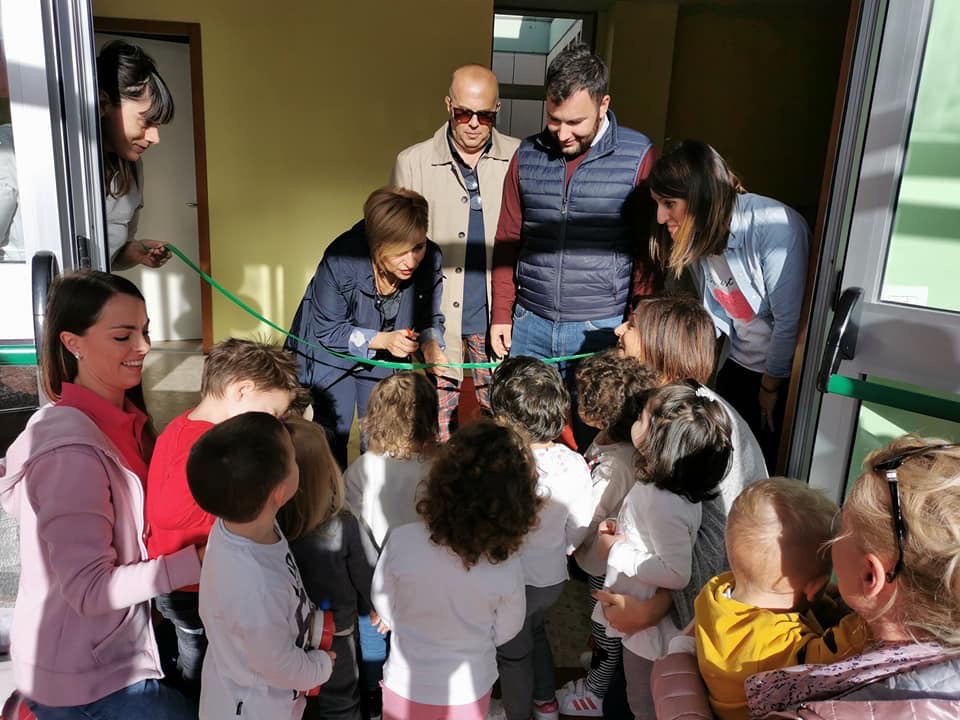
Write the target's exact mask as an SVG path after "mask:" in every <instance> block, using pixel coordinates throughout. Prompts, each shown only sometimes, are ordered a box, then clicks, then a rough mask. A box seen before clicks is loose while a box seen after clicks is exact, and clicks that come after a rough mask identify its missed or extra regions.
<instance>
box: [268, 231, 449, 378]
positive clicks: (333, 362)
mask: <svg viewBox="0 0 960 720" xmlns="http://www.w3.org/2000/svg"><path fill="white" fill-rule="evenodd" d="M440 259H441V257H440V248H439V247H438V246H437V245H436V243H433V242H431V241H429V240H428V241H427V252H426V255H425V256H424V258H423V261H422V262H421V263H420V265H419V266H418V267H417V269H416V271H415V272H414V274H413V277H412V278H411V279H410V280H408V281H407V282H405V283H404V284H403V285H401V286H400V309H399V312H398V313H397V319H396V323H395V326H394V327H395V328H396V329H397V330H399V329H402V328H412V329H413V330H414V331H415V332H419V333H420V338H419V342H420V343H421V344H423V343H424V342H426V341H428V340H437V341H438V342H439V343H440V345H441V347H443V331H444V326H443V313H441V312H440V293H441V290H442V288H443V274H442V272H441V265H440ZM382 328H383V314H382V313H381V310H380V303H379V301H378V299H377V290H376V284H375V281H374V277H373V262H372V260H371V259H370V248H369V246H368V244H367V237H366V234H365V232H364V224H363V221H362V220H361V221H360V222H358V223H357V224H356V225H354V226H353V227H352V228H350V229H349V230H347V232H345V233H344V234H343V235H341V236H340V237H338V238H337V239H336V240H334V241H333V242H332V243H330V246H329V247H328V248H327V250H326V252H324V254H323V259H322V260H321V261H320V264H319V265H318V266H317V271H316V273H314V276H313V279H312V280H311V281H310V284H309V285H307V290H306V293H305V294H304V296H303V300H301V301H300V307H298V308H297V314H296V315H294V317H293V324H292V326H291V328H290V332H291V333H293V334H294V335H297V336H299V337H302V338H303V339H304V340H308V341H310V342H312V343H318V344H320V345H323V346H324V347H327V348H330V349H331V350H336V351H337V352H341V353H347V354H350V355H354V356H357V357H362V358H368V359H369V358H375V359H377V360H397V358H395V357H393V356H391V355H390V354H389V353H387V352H386V351H376V350H371V349H370V341H371V340H372V339H373V337H374V335H376V334H377V333H378V332H380V330H381V329H382ZM285 347H286V348H287V349H288V350H292V351H293V352H294V353H295V354H296V355H297V362H298V364H299V366H300V370H299V379H300V382H301V383H303V384H304V385H307V386H309V387H312V388H314V389H316V390H322V389H324V388H326V387H328V386H329V385H331V384H332V383H333V382H334V381H336V380H337V379H338V378H340V377H342V376H343V375H344V374H345V372H346V371H349V370H358V369H361V367H360V365H359V363H356V362H353V361H351V360H344V359H341V358H338V357H335V356H333V355H330V354H329V353H325V352H323V350H320V349H317V348H313V347H309V346H304V345H302V343H299V342H297V341H296V340H294V339H293V338H287V342H286V345H285ZM363 367H364V368H365V373H364V374H366V375H368V376H369V375H373V376H376V377H386V376H387V375H390V374H391V373H392V372H393V371H392V370H389V369H386V368H371V367H370V366H363Z"/></svg>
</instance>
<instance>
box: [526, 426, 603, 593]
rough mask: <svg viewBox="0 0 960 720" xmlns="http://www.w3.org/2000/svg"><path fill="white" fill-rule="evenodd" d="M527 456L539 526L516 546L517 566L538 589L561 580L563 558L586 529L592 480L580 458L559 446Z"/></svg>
mask: <svg viewBox="0 0 960 720" xmlns="http://www.w3.org/2000/svg"><path fill="white" fill-rule="evenodd" d="M533 457H534V459H535V460H536V462H537V474H538V476H539V479H538V481H537V494H539V495H540V497H542V498H545V502H544V504H543V507H542V508H541V509H540V524H539V525H538V526H537V527H535V528H534V529H533V530H531V531H530V532H529V533H527V537H526V538H525V539H524V541H523V545H522V546H521V548H520V562H521V563H522V564H523V574H524V577H525V578H526V583H527V585H531V586H533V587H538V588H544V587H550V586H551V585H556V584H558V583H562V582H564V581H565V580H566V579H567V577H568V575H567V555H569V554H570V553H572V552H573V551H574V548H576V547H577V546H578V545H580V543H581V542H583V539H584V538H585V537H586V536H587V533H588V532H589V531H590V521H591V520H592V519H593V504H592V490H593V482H592V481H591V479H590V469H589V468H588V467H587V463H586V461H585V460H584V459H583V456H582V455H579V454H578V453H576V452H574V451H573V450H571V449H570V448H568V447H567V446H565V445H558V444H553V445H550V446H549V447H546V448H534V449H533Z"/></svg>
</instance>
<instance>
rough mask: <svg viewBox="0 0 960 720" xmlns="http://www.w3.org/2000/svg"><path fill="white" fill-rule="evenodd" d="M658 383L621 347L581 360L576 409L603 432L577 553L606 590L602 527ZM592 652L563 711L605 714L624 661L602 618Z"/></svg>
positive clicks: (625, 488)
mask: <svg viewBox="0 0 960 720" xmlns="http://www.w3.org/2000/svg"><path fill="white" fill-rule="evenodd" d="M657 385H659V382H658V380H657V377H656V375H655V374H654V373H653V371H652V370H650V369H648V368H647V367H646V366H645V365H644V364H643V363H641V362H640V361H639V360H637V359H636V358H633V357H627V356H621V355H620V353H619V352H618V351H617V349H616V348H614V349H612V350H607V351H605V352H602V353H598V354H597V355H594V356H592V357H588V358H586V359H584V360H583V361H581V362H580V364H579V365H578V366H577V394H578V396H579V397H580V402H579V405H578V407H577V411H578V412H579V413H580V419H581V420H582V421H583V422H584V424H585V425H587V426H588V427H592V428H596V429H597V430H599V431H600V432H599V433H598V434H597V436H596V437H595V438H594V440H593V442H592V443H590V447H588V448H587V451H586V453H584V459H585V460H586V461H587V467H589V468H590V478H591V480H592V481H593V502H592V504H591V508H592V509H593V521H592V522H591V523H590V531H589V533H588V534H587V537H586V539H585V540H584V541H583V543H582V544H581V545H580V547H578V548H577V550H576V552H575V553H574V558H575V559H576V561H577V564H578V565H579V566H580V567H581V568H582V569H583V571H584V572H586V573H587V574H588V575H589V576H590V579H589V586H590V589H591V590H602V589H603V581H604V579H605V576H606V573H607V564H606V563H605V562H603V561H602V560H601V559H600V558H599V556H598V555H597V550H596V545H597V542H596V541H597V537H598V536H597V528H599V527H600V523H601V522H603V521H604V520H606V519H607V518H612V517H616V516H617V513H619V512H620V505H621V504H622V503H623V499H624V498H625V497H626V496H627V493H628V492H630V488H631V487H633V484H634V482H635V477H634V472H633V465H634V462H633V453H634V448H633V443H632V442H631V441H630V428H631V427H632V426H633V424H634V423H635V422H636V421H637V418H639V417H640V413H641V412H642V411H643V403H644V401H645V400H646V396H647V394H648V393H649V392H650V391H651V390H652V389H653V388H655V387H656V386H657ZM592 634H593V641H592V643H591V644H592V646H593V653H592V655H593V657H592V658H591V662H590V671H589V672H588V673H587V676H586V677H584V678H579V679H577V680H571V681H570V682H568V683H567V684H566V685H564V686H563V687H562V688H561V689H560V691H559V692H558V693H557V696H558V699H559V701H560V714H561V715H573V716H576V717H601V716H602V715H603V696H604V695H605V694H606V692H607V688H608V687H609V686H610V679H611V678H612V677H613V674H614V673H615V672H616V669H617V665H618V664H619V663H620V656H621V653H622V648H621V646H620V638H618V637H607V633H606V629H605V628H604V626H603V625H601V624H600V623H597V622H594V623H593V633H592Z"/></svg>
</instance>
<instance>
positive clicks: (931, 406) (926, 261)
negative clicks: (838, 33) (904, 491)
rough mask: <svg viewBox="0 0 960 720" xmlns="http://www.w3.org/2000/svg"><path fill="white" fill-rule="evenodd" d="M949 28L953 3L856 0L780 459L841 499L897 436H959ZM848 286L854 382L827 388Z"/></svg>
mask: <svg viewBox="0 0 960 720" xmlns="http://www.w3.org/2000/svg"><path fill="white" fill-rule="evenodd" d="M958 33H960V3H956V2H951V1H949V0H889V2H870V1H865V2H863V3H862V12H861V18H860V28H859V33H858V38H857V48H856V51H855V56H854V61H853V70H852V73H853V75H854V77H853V81H852V82H851V86H850V92H849V94H848V97H847V106H846V111H845V115H844V121H843V127H842V129H841V139H840V145H839V152H838V160H839V162H838V173H837V176H836V177H835V179H834V188H833V192H832V196H831V206H830V210H829V215H828V222H827V230H826V233H827V237H825V246H826V247H827V248H828V251H827V253H826V254H825V256H824V257H823V258H821V259H820V268H819V269H820V272H819V275H818V280H817V286H816V290H815V295H814V298H815V301H814V305H815V308H816V309H815V311H814V319H813V321H812V323H811V333H810V336H811V340H810V342H809V344H808V347H807V348H806V355H805V361H804V369H803V375H802V381H801V390H800V405H799V409H798V416H797V423H796V429H795V431H794V436H793V438H792V440H793V442H792V443H791V454H790V459H789V465H788V467H789V470H790V472H791V473H792V474H797V475H799V476H801V477H809V480H810V483H811V484H812V485H814V486H818V487H822V488H825V489H827V490H828V491H829V492H831V494H833V495H834V497H836V498H839V497H840V496H841V495H842V494H843V491H844V488H845V487H846V484H847V481H848V478H849V477H855V476H856V475H857V474H858V473H859V469H860V467H859V466H860V463H861V462H862V459H863V456H864V455H865V454H866V453H867V452H869V451H870V450H872V449H874V448H875V447H879V446H881V445H883V444H885V443H886V442H887V441H889V440H890V439H892V438H893V437H896V436H898V435H900V434H903V433H904V432H916V433H919V434H924V435H930V434H934V435H940V436H946V437H948V438H951V439H958V438H960V425H957V424H955V423H953V422H950V421H948V420H947V419H946V418H948V417H951V418H954V419H956V417H957V416H958V414H960V409H958V408H960V405H957V404H954V402H953V401H955V400H958V398H957V396H956V393H958V392H960V373H958V372H957V368H958V366H960V54H958V53H957V52H956V47H955V42H956V40H955V39H956V38H957V37H958ZM831 251H832V252H831ZM847 288H861V289H862V291H863V294H862V300H861V304H860V307H859V308H858V310H859V313H860V316H859V333H858V335H857V338H856V344H855V348H853V349H852V352H850V353H848V355H852V357H849V358H848V359H846V360H844V361H843V362H842V363H841V364H840V365H839V368H838V369H837V374H838V375H839V376H842V378H848V379H849V380H847V381H845V382H844V383H837V382H834V383H831V385H830V388H831V390H833V391H835V392H829V393H827V394H822V393H821V392H820V390H822V389H824V388H823V387H822V383H821V387H820V388H819V389H818V388H817V387H816V380H817V378H816V376H817V370H818V365H819V363H820V359H821V355H822V354H823V352H824V350H825V346H826V345H827V333H826V327H827V324H828V322H829V321H830V315H831V312H832V307H833V305H834V303H835V299H836V298H837V297H838V296H839V294H840V292H841V291H842V290H844V289H847ZM841 386H843V387H845V388H847V389H846V390H839V389H838V388H840V387H841ZM837 392H843V393H844V394H845V395H846V396H844V395H840V394H836V393H837ZM864 397H869V398H871V402H862V401H861V399H862V398H864ZM931 398H932V400H931ZM931 413H933V414H935V415H936V416H933V415H931Z"/></svg>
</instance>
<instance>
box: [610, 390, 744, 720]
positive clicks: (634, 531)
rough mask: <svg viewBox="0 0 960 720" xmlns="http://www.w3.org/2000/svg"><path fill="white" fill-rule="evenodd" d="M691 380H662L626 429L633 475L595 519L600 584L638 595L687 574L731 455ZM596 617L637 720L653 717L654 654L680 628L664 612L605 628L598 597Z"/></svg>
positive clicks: (723, 423)
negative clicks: (617, 650)
mask: <svg viewBox="0 0 960 720" xmlns="http://www.w3.org/2000/svg"><path fill="white" fill-rule="evenodd" d="M694 384H695V383H693V384H683V385H666V386H664V387H662V388H659V389H658V390H655V391H654V392H652V393H651V394H650V395H649V397H648V398H647V402H646V404H645V406H644V410H643V414H642V415H641V416H640V420H638V421H637V422H636V423H635V424H634V426H633V428H632V430H631V434H632V438H633V443H634V447H635V448H636V450H637V453H636V459H637V464H636V479H637V482H636V483H635V484H634V485H633V487H632V488H631V490H630V492H629V494H628V495H627V497H626V498H625V499H624V501H623V505H622V506H621V508H620V514H619V515H618V516H617V519H616V521H613V520H606V521H604V522H603V523H601V524H600V528H599V537H598V539H597V552H598V554H599V556H600V558H601V559H603V560H605V561H606V563H607V578H606V582H605V586H606V588H608V589H610V590H612V591H613V592H617V593H623V594H626V595H631V596H633V597H635V598H638V599H641V600H645V599H648V598H650V597H652V596H653V594H654V592H656V589H657V588H667V589H673V590H676V589H680V588H683V587H685V586H686V585H687V583H688V582H689V580H690V573H691V564H692V561H693V546H694V542H695V540H696V537H697V532H698V530H699V529H700V520H701V513H702V510H701V503H702V502H703V501H704V500H709V499H711V498H714V497H716V496H717V494H718V490H717V488H718V486H719V485H720V481H721V480H722V479H723V476H724V474H725V473H726V471H727V465H728V463H729V460H730V420H729V417H728V415H727V413H726V411H725V410H724V409H723V407H722V406H721V405H720V403H718V402H716V401H714V400H711V399H710V398H709V397H707V396H706V395H705V394H702V393H701V392H700V391H699V387H693V385H694ZM593 619H594V621H595V622H599V623H602V624H604V625H606V626H607V635H608V636H611V637H614V636H619V637H621V638H622V643H623V669H624V673H625V675H626V679H627V700H628V702H629V703H630V709H631V711H632V712H633V714H634V716H635V717H636V718H637V719H638V720H654V718H655V715H654V710H653V697H652V694H651V692H650V669H651V667H652V666H653V661H654V660H656V659H657V658H658V657H660V656H661V655H665V654H666V652H667V646H668V644H669V642H670V639H671V638H672V637H674V636H675V635H677V634H679V632H680V628H678V627H676V626H675V625H674V624H673V620H672V619H671V618H670V616H669V615H668V616H666V617H664V618H663V619H662V620H661V621H660V622H659V623H658V624H657V625H655V626H653V627H650V628H647V629H646V630H641V631H640V632H637V633H634V634H632V635H628V636H624V635H623V634H622V633H620V632H618V631H617V630H615V629H614V628H612V627H610V626H609V624H608V623H607V621H606V618H605V617H604V615H603V611H602V608H601V607H600V605H599V603H598V604H597V605H596V606H595V607H594V613H593Z"/></svg>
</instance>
